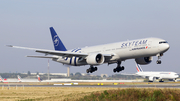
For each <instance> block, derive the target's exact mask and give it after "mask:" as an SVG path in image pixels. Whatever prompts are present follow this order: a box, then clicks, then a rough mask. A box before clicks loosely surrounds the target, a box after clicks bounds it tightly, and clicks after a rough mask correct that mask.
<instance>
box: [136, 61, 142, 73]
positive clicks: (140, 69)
mask: <svg viewBox="0 0 180 101" xmlns="http://www.w3.org/2000/svg"><path fill="white" fill-rule="evenodd" d="M136 69H137V71H138V72H143V70H142V68H141V66H140V65H139V64H137V63H136Z"/></svg>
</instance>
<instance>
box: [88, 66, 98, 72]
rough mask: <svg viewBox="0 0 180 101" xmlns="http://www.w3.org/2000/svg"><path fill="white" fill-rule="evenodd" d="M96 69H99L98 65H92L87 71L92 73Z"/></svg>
mask: <svg viewBox="0 0 180 101" xmlns="http://www.w3.org/2000/svg"><path fill="white" fill-rule="evenodd" d="M95 71H97V67H93V66H92V65H91V66H90V68H89V69H87V70H86V72H87V73H89V72H90V73H92V72H95Z"/></svg>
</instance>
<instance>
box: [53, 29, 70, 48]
mask: <svg viewBox="0 0 180 101" xmlns="http://www.w3.org/2000/svg"><path fill="white" fill-rule="evenodd" d="M50 32H51V36H52V41H53V44H54V49H55V50H56V51H67V49H66V47H65V46H64V44H63V43H62V41H61V40H60V38H59V36H58V35H57V34H56V32H55V30H54V28H53V27H50Z"/></svg>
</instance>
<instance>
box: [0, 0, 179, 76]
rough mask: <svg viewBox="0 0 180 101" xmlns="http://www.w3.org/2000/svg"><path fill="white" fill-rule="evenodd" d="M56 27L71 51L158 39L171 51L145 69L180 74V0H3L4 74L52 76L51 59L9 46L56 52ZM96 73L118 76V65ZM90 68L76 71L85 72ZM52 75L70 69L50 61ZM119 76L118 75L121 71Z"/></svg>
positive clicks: (0, 50)
mask: <svg viewBox="0 0 180 101" xmlns="http://www.w3.org/2000/svg"><path fill="white" fill-rule="evenodd" d="M51 26H52V27H54V29H55V30H56V32H57V33H58V35H59V37H60V38H61V40H62V41H63V43H64V44H65V46H66V48H67V49H73V48H77V47H85V46H92V45H99V44H106V43H113V42H118V41H125V40H131V39H139V38H146V37H158V38H162V39H165V40H167V41H168V42H169V44H170V49H169V50H168V51H167V52H166V53H165V54H164V56H163V57H162V58H161V60H162V64H161V65H157V64H156V60H157V57H153V62H152V63H151V64H149V65H143V66H142V68H143V70H144V71H174V72H178V73H180V64H179V62H180V59H179V58H180V55H179V52H180V46H179V44H180V40H179V39H180V1H177V0H176V1H172V0H148V1H147V0H2V1H1V3H0V72H1V73H4V72H11V73H12V72H14V73H15V72H16V71H17V72H20V73H22V72H26V73H27V71H31V72H44V73H46V72H47V62H48V60H47V59H37V58H27V57H25V56H26V55H44V54H40V53H36V52H34V51H31V50H22V49H14V48H9V47H6V46H5V45H9V44H11V45H17V46H26V47H33V48H41V49H51V50H53V49H54V47H53V43H52V40H51V35H50V31H49V27H51ZM122 66H125V70H124V71H123V72H126V73H134V72H136V69H135V61H134V60H133V59H131V60H126V61H125V62H122ZM98 67H99V68H98V71H96V72H94V73H93V74H94V75H100V74H109V75H112V74H114V73H113V69H114V68H115V67H116V64H113V65H109V66H107V64H105V65H101V66H98ZM88 68H89V66H82V67H73V66H71V68H70V72H71V73H76V72H81V73H85V71H86V69H88ZM50 72H54V73H57V72H60V73H66V72H67V69H66V66H63V65H62V64H61V63H57V62H54V61H50ZM116 74H117V73H116Z"/></svg>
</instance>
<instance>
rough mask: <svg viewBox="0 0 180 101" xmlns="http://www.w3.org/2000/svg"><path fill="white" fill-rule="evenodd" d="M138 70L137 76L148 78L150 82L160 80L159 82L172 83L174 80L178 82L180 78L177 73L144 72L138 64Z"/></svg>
mask: <svg viewBox="0 0 180 101" xmlns="http://www.w3.org/2000/svg"><path fill="white" fill-rule="evenodd" d="M136 69H137V73H136V75H139V76H142V77H143V78H148V79H149V82H153V81H155V80H156V79H158V80H159V82H163V79H168V80H170V81H172V80H173V81H174V82H176V79H177V78H178V77H179V75H178V74H177V73H175V72H143V70H142V68H141V67H140V65H139V64H136Z"/></svg>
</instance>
